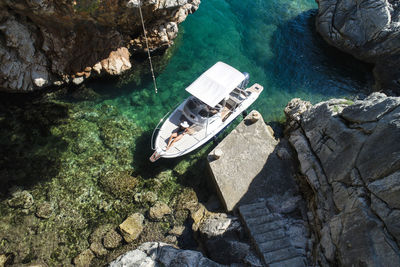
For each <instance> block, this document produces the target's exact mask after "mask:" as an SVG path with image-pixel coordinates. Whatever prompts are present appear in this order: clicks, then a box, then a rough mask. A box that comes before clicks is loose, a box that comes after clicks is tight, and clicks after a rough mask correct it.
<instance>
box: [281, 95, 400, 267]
mask: <svg viewBox="0 0 400 267" xmlns="http://www.w3.org/2000/svg"><path fill="white" fill-rule="evenodd" d="M285 113H286V116H287V122H288V127H287V129H286V131H287V134H288V136H289V141H290V143H291V144H292V146H293V147H294V149H295V150H296V152H297V156H298V160H299V163H300V171H301V173H302V175H303V179H304V181H306V182H307V184H309V186H310V187H311V189H312V198H311V199H310V201H309V209H310V211H312V213H310V214H309V215H310V216H309V222H310V223H311V224H312V226H313V228H314V229H315V231H316V232H317V237H318V240H317V241H316V252H315V257H316V259H317V262H318V263H319V264H320V265H321V266H331V265H338V266H349V265H354V264H355V265H359V266H379V265H382V266H399V265H400V249H399V247H400V235H399V234H400V231H399V229H400V224H399V222H400V211H399V207H400V206H399V204H400V202H399V201H400V198H399V196H400V186H399V183H400V177H399V170H400V156H399V151H400V146H399V142H398V140H399V138H400V121H399V118H400V98H399V97H387V96H386V95H384V94H382V93H373V94H371V95H370V96H368V97H367V98H365V99H364V100H357V101H355V102H353V101H349V100H346V99H332V100H329V101H326V102H322V103H319V104H316V105H314V106H313V105H311V104H310V103H309V102H306V101H302V100H300V99H293V100H292V101H291V102H290V103H289V104H288V106H287V107H286V109H285Z"/></svg>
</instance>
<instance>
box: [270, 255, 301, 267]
mask: <svg viewBox="0 0 400 267" xmlns="http://www.w3.org/2000/svg"><path fill="white" fill-rule="evenodd" d="M306 262H307V261H306V258H304V257H295V258H291V259H287V260H283V261H278V262H275V263H271V264H269V265H268V266H269V267H306V266H307V264H306Z"/></svg>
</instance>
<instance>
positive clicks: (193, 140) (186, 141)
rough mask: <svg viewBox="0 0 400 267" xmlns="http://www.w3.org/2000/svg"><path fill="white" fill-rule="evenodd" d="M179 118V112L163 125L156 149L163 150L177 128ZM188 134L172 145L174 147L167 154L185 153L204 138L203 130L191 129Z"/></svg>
mask: <svg viewBox="0 0 400 267" xmlns="http://www.w3.org/2000/svg"><path fill="white" fill-rule="evenodd" d="M180 116H181V114H180V113H179V112H176V113H175V114H174V115H173V116H172V117H171V118H169V119H168V120H167V121H166V122H165V123H164V125H163V127H162V128H161V129H160V132H159V134H158V146H157V147H159V148H165V147H166V146H167V144H168V141H169V138H170V136H171V134H172V132H174V130H176V129H177V128H178V127H179V124H180V122H181V120H180ZM189 132H190V133H187V134H185V135H184V136H183V137H182V139H181V140H179V141H177V142H176V143H174V145H173V146H172V147H170V149H168V151H167V154H177V153H180V152H182V151H185V150H187V149H188V148H190V147H192V146H194V145H195V144H197V143H198V142H199V141H201V140H202V139H204V138H205V137H206V134H205V129H204V128H200V129H196V128H193V127H191V128H190V131H189Z"/></svg>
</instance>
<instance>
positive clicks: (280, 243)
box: [258, 237, 291, 253]
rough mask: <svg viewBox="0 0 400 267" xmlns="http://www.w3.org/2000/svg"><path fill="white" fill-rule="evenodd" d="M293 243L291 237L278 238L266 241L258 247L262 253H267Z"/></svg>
mask: <svg viewBox="0 0 400 267" xmlns="http://www.w3.org/2000/svg"><path fill="white" fill-rule="evenodd" d="M290 246H291V243H290V240H289V238H287V237H286V238H283V239H277V240H272V241H266V242H263V243H259V244H258V248H259V250H260V252H261V253H267V252H271V251H275V250H280V249H283V248H287V247H290Z"/></svg>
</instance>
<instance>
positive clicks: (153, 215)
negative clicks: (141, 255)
mask: <svg viewBox="0 0 400 267" xmlns="http://www.w3.org/2000/svg"><path fill="white" fill-rule="evenodd" d="M171 212H172V211H171V209H170V207H168V205H167V204H165V203H164V202H161V201H157V202H156V203H155V204H154V206H153V207H151V208H150V211H149V216H150V219H153V220H160V219H162V217H164V215H166V214H171Z"/></svg>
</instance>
